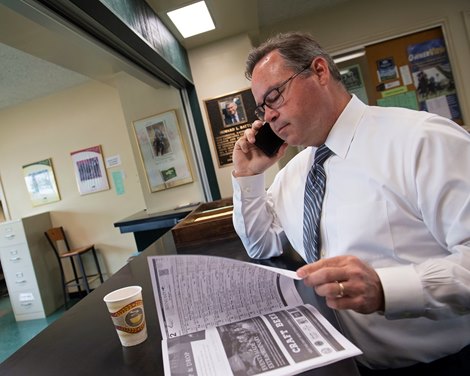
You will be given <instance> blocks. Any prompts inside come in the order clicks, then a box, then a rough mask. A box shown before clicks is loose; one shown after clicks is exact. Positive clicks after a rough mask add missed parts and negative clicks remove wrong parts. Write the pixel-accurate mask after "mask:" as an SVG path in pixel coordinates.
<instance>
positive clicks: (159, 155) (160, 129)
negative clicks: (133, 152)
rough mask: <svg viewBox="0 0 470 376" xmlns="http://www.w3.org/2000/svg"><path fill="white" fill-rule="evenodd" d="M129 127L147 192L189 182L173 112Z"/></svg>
mask: <svg viewBox="0 0 470 376" xmlns="http://www.w3.org/2000/svg"><path fill="white" fill-rule="evenodd" d="M133 124H134V133H135V136H136V140H137V144H138V146H139V151H140V156H141V158H142V163H143V165H144V170H145V173H146V176H147V182H148V185H149V189H150V192H158V191H161V190H163V189H167V188H172V187H176V186H179V185H182V184H188V183H191V182H192V181H193V177H192V174H191V168H190V166H189V163H188V158H187V156H186V150H185V147H184V143H183V140H182V138H181V134H180V130H179V126H178V121H177V118H176V112H175V111H174V110H172V111H168V112H164V113H162V114H158V115H153V116H150V117H147V118H144V119H140V120H137V121H134V122H133Z"/></svg>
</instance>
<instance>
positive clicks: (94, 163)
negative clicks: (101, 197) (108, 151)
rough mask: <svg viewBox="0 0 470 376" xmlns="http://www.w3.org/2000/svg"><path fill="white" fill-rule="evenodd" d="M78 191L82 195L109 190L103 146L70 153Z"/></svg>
mask: <svg viewBox="0 0 470 376" xmlns="http://www.w3.org/2000/svg"><path fill="white" fill-rule="evenodd" d="M70 155H71V156H72V161H73V167H74V170H75V178H76V180H77V185H78V191H79V192H80V194H81V195H86V194H89V193H95V192H100V191H104V190H107V189H109V183H108V176H107V175H106V169H105V165H104V162H103V153H102V152H101V146H100V145H98V146H92V147H89V148H86V149H82V150H77V151H74V152H72V153H70Z"/></svg>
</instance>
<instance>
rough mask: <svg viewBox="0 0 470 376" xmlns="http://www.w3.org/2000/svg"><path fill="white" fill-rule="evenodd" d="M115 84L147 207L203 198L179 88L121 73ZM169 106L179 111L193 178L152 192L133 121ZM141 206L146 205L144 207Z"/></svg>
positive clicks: (154, 208) (159, 207) (166, 206)
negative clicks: (147, 81) (179, 184)
mask: <svg viewBox="0 0 470 376" xmlns="http://www.w3.org/2000/svg"><path fill="white" fill-rule="evenodd" d="M115 85H116V87H117V88H118V92H119V95H120V98H121V103H122V111H123V113H124V118H125V122H126V125H127V132H128V135H129V139H130V141H131V145H132V148H133V151H134V158H135V160H136V161H137V162H136V164H137V170H138V173H139V178H140V181H141V182H142V185H141V189H142V194H143V197H144V200H145V204H146V206H145V208H147V210H148V211H149V212H158V211H163V210H170V209H173V208H175V207H176V206H177V205H182V204H186V203H190V202H199V201H201V200H202V198H203V197H204V194H203V191H202V185H201V182H200V178H199V176H198V173H197V170H196V167H195V163H194V156H193V154H192V151H191V147H190V141H189V135H188V126H187V123H186V119H185V117H184V113H183V111H182V108H183V105H182V103H181V99H180V94H179V91H178V90H177V89H175V88H173V87H171V86H168V87H164V88H161V89H158V90H156V89H154V88H153V87H150V86H148V85H146V84H145V83H143V82H141V81H138V80H136V79H134V78H132V77H130V76H128V75H125V74H121V75H120V76H119V77H117V78H116V79H115ZM170 110H175V111H176V116H177V118H178V123H179V129H180V131H181V137H182V139H183V143H184V145H185V148H186V154H187V157H188V163H189V164H190V168H191V171H192V176H193V182H192V183H189V184H185V185H181V186H177V187H173V188H171V189H166V190H163V191H158V192H153V193H152V192H150V190H149V187H148V184H147V177H146V175H145V171H144V168H143V164H142V163H141V156H140V154H139V149H138V146H137V143H136V137H135V132H134V129H133V125H132V124H133V121H135V120H139V119H142V118H146V117H149V116H152V115H156V114H160V113H162V112H166V111H170ZM140 209H144V207H142V208H140Z"/></svg>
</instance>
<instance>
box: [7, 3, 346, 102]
mask: <svg viewBox="0 0 470 376" xmlns="http://www.w3.org/2000/svg"><path fill="white" fill-rule="evenodd" d="M1 1H2V0H0V109H3V108H7V107H10V106H14V105H18V104H21V103H23V102H25V101H29V100H32V99H35V98H39V97H42V96H46V95H49V94H52V93H56V92H58V91H61V90H64V89H66V88H70V87H73V86H75V85H79V84H82V83H84V82H86V81H87V80H89V79H90V78H93V79H101V80H103V79H106V77H110V76H112V75H113V74H116V73H119V72H120V70H122V69H123V67H122V62H116V60H115V59H114V58H112V57H111V56H110V54H109V53H106V52H102V51H100V50H99V49H98V48H96V47H94V48H91V47H90V46H88V45H86V46H85V45H83V41H78V42H77V40H78V39H77V38H75V39H74V41H73V43H71V42H70V41H69V39H70V35H64V34H63V33H60V32H58V31H57V30H51V28H48V27H43V26H40V25H38V24H37V23H35V22H33V21H31V19H29V18H27V17H23V16H21V15H19V14H17V13H16V11H12V10H11V9H10V8H7V7H6V6H4V5H2V3H1ZM345 1H351V0H238V1H234V0H206V3H207V5H208V8H209V11H210V12H211V15H212V17H213V18H214V22H215V25H216V29H215V30H213V31H209V32H207V33H204V34H201V35H197V36H193V37H191V38H188V39H187V40H184V39H183V38H181V36H180V35H179V33H178V31H177V30H176V29H175V28H174V27H173V25H172V23H171V22H170V21H169V19H168V17H167V16H166V12H167V11H170V10H174V9H176V8H179V7H180V6H182V5H185V4H187V3H188V1H187V0H147V2H148V4H149V5H150V6H151V7H153V9H154V10H155V11H156V12H157V14H158V15H159V17H160V18H161V19H162V21H163V22H164V23H165V24H167V27H168V28H169V29H170V30H171V31H172V32H173V34H174V35H176V37H177V38H178V39H179V40H180V42H181V43H182V45H183V46H184V47H186V48H187V49H192V48H196V47H200V46H202V45H205V44H208V43H212V42H215V41H218V40H221V39H224V38H228V37H231V36H235V35H239V34H244V33H248V35H250V37H251V38H252V40H253V41H255V42H256V41H257V37H258V35H259V30H260V28H263V27H265V26H269V25H272V24H275V23H277V22H282V21H284V20H287V19H292V18H295V17H297V16H299V15H305V14H308V13H309V12H314V11H315V10H318V9H319V8H324V7H328V6H334V5H337V4H339V3H343V2H345ZM9 3H11V2H9ZM15 10H16V9H15ZM85 51H86V53H85ZM90 51H91V52H90ZM83 56H86V59H84V58H83ZM127 68H129V67H127ZM147 79H148V77H147Z"/></svg>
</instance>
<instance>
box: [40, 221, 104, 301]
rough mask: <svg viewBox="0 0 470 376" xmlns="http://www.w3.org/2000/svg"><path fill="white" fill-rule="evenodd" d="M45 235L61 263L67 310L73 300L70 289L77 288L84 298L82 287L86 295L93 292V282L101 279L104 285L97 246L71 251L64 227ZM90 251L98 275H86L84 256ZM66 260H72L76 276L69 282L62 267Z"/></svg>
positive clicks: (54, 229) (55, 228)
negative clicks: (78, 271) (77, 267)
mask: <svg viewBox="0 0 470 376" xmlns="http://www.w3.org/2000/svg"><path fill="white" fill-rule="evenodd" d="M44 234H45V235H46V238H47V240H48V241H49V244H50V245H51V246H52V249H53V250H54V253H55V255H56V257H57V260H58V262H59V267H60V274H61V277H62V291H63V294H64V306H65V309H68V304H69V302H70V300H71V299H70V295H69V291H68V289H69V288H70V287H76V288H77V289H78V293H79V295H80V296H82V294H83V293H82V287H83V289H84V292H85V293H86V294H89V293H90V292H91V289H90V284H91V283H92V282H94V281H95V280H97V279H98V278H99V280H100V281H101V283H103V274H102V273H101V269H100V265H99V263H98V258H97V257H96V251H95V246H94V244H90V245H87V246H84V247H79V248H74V249H71V248H70V246H69V243H68V241H67V238H66V236H65V232H64V229H63V227H62V226H61V227H54V228H51V229H49V230H47V231H46V232H45V233H44ZM90 251H91V252H92V253H93V258H94V260H95V264H96V270H97V273H96V274H86V271H85V267H84V264H83V260H82V255H83V254H85V253H88V252H90ZM64 259H69V260H70V263H71V266H72V270H73V274H74V278H73V279H71V280H68V281H67V280H66V278H65V273H64V267H63V265H62V260H64ZM74 259H75V260H76V261H77V262H78V266H79V269H80V274H81V275H80V276H79V275H78V274H77V269H76V267H75V260H74Z"/></svg>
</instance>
